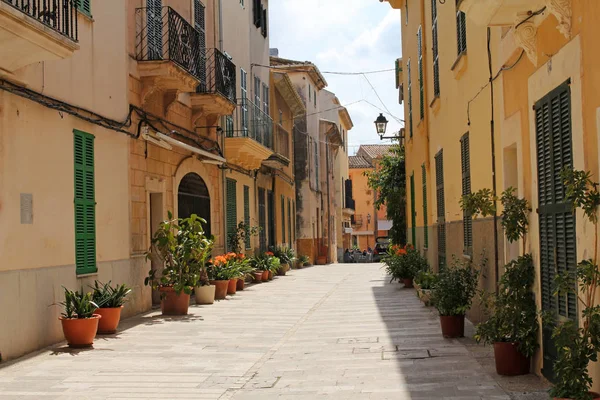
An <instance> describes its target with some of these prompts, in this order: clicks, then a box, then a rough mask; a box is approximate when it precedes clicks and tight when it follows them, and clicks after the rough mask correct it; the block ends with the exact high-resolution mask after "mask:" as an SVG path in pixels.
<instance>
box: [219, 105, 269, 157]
mask: <svg viewBox="0 0 600 400" xmlns="http://www.w3.org/2000/svg"><path fill="white" fill-rule="evenodd" d="M227 137H249V138H252V139H254V140H256V141H257V142H258V143H260V144H262V145H263V146H265V147H268V148H269V149H271V150H273V119H272V118H271V117H270V116H269V114H267V113H265V112H264V111H263V110H262V109H261V107H260V106H258V105H256V104H254V103H253V102H251V101H250V100H249V99H247V98H246V97H242V99H241V100H240V102H239V104H238V106H237V108H236V110H235V124H234V127H233V129H228V130H227Z"/></svg>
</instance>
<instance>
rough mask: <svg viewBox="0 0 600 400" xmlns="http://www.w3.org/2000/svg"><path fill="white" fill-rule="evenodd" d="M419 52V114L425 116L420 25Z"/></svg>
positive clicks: (421, 31)
mask: <svg viewBox="0 0 600 400" xmlns="http://www.w3.org/2000/svg"><path fill="white" fill-rule="evenodd" d="M417 52H418V70H419V71H418V72H419V116H420V117H421V119H423V118H424V117H425V95H424V91H423V87H424V85H423V28H422V27H421V26H419V30H418V31H417Z"/></svg>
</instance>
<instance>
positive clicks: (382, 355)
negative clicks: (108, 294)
mask: <svg viewBox="0 0 600 400" xmlns="http://www.w3.org/2000/svg"><path fill="white" fill-rule="evenodd" d="M401 286H402V285H400V284H397V283H395V284H389V283H388V282H387V280H386V279H385V276H384V273H383V270H382V269H381V266H380V264H362V265H361V264H352V265H343V264H341V265H329V266H316V267H311V268H306V269H302V270H294V271H290V273H289V274H288V276H285V277H278V278H276V279H275V280H274V281H273V282H269V283H262V284H258V285H253V286H250V287H248V288H247V289H246V290H244V291H243V292H239V293H238V294H237V295H235V296H232V297H231V298H228V299H227V300H224V301H221V302H218V303H215V304H214V305H212V306H192V307H190V315H188V316H186V317H180V318H172V317H171V318H167V317H162V316H161V315H160V313H158V312H156V311H155V312H151V313H148V314H144V315H142V316H139V317H136V318H131V319H129V320H126V321H124V322H122V324H121V325H122V326H121V328H122V330H120V332H119V333H118V334H116V335H112V336H103V337H98V338H97V339H96V344H95V346H94V349H93V350H79V351H76V350H69V349H68V348H67V347H65V344H64V343H62V344H59V345H57V346H54V347H52V348H50V349H46V350H44V351H41V352H39V353H37V354H34V355H31V356H29V357H26V358H23V359H20V360H17V361H15V362H11V363H6V364H5V365H4V367H1V368H0V400H4V399H77V400H83V399H94V400H95V399H153V398H160V399H234V400H238V399H242V400H251V399H260V400H269V399H293V400H301V399H342V400H345V399H349V400H352V399H395V400H398V399H453V400H471V399H473V400H474V399H489V400H492V399H498V400H501V399H510V398H511V397H512V395H511V394H509V393H507V392H505V390H504V389H502V388H501V387H500V385H499V384H498V382H497V381H496V380H495V378H494V377H493V376H492V374H490V373H488V372H486V371H487V370H489V369H486V368H484V367H482V365H483V364H481V363H480V362H481V361H478V358H482V356H481V354H485V353H481V352H479V353H478V352H477V351H473V349H470V346H472V343H471V344H469V343H464V340H468V339H464V340H463V341H462V342H461V341H459V340H446V339H443V338H442V336H441V333H440V327H439V322H438V319H437V317H436V316H435V314H434V313H433V312H432V311H431V310H430V309H428V308H426V307H424V306H423V305H422V304H421V303H420V302H419V301H418V299H417V298H416V297H415V294H414V290H409V289H402V288H401ZM479 347H481V346H479ZM478 354H479V356H478ZM483 358H485V355H484V356H483ZM532 379H533V380H534V381H535V380H536V378H532ZM541 388H542V387H540V389H541ZM519 390H521V391H522V392H523V390H522V388H521V387H520V388H519ZM523 393H524V392H523ZM532 398H533V397H532Z"/></svg>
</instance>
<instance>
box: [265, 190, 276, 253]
mask: <svg viewBox="0 0 600 400" xmlns="http://www.w3.org/2000/svg"><path fill="white" fill-rule="evenodd" d="M267 206H268V213H269V241H268V242H269V247H271V248H272V247H275V244H276V238H275V236H276V232H275V196H274V194H273V192H272V191H271V190H269V191H267Z"/></svg>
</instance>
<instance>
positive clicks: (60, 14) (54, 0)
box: [2, 0, 78, 42]
mask: <svg viewBox="0 0 600 400" xmlns="http://www.w3.org/2000/svg"><path fill="white" fill-rule="evenodd" d="M2 1H3V2H4V3H7V4H10V5H11V6H13V7H14V8H16V9H17V10H19V11H21V12H23V13H25V14H27V15H28V16H30V17H31V18H33V19H35V20H36V21H39V22H41V23H42V24H44V25H46V26H47V27H49V28H52V29H54V30H55V31H56V32H58V33H60V34H61V35H63V36H66V37H67V38H69V39H71V40H73V41H75V42H76V41H77V39H78V26H77V0H2Z"/></svg>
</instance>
